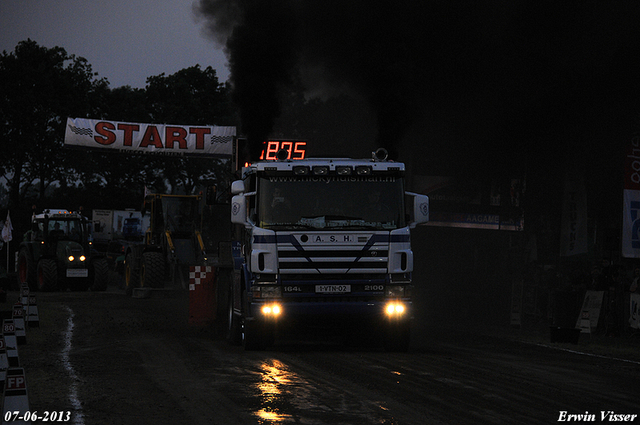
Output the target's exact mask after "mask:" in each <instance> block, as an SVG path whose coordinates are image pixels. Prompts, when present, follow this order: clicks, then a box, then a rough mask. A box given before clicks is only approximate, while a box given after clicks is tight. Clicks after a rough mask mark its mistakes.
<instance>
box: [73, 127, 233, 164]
mask: <svg viewBox="0 0 640 425" xmlns="http://www.w3.org/2000/svg"><path fill="white" fill-rule="evenodd" d="M235 136H236V127H225V126H198V125H169V124H143V123H130V122H119V121H108V120H95V119H89V118H67V126H66V130H65V135H64V143H65V145H66V146H71V147H84V148H100V149H111V150H117V151H119V152H135V153H153V154H165V155H206V156H214V157H222V158H230V157H231V154H232V150H233V138H234V137H235Z"/></svg>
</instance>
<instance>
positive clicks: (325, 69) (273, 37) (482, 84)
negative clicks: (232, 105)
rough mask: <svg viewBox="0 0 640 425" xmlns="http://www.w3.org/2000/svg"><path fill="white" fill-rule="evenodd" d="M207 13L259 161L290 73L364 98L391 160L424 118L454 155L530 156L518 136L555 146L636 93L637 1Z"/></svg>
mask: <svg viewBox="0 0 640 425" xmlns="http://www.w3.org/2000/svg"><path fill="white" fill-rule="evenodd" d="M197 12H198V13H199V14H200V15H201V16H204V17H205V18H206V22H207V24H208V25H207V28H208V30H209V32H210V34H211V35H212V36H213V37H214V38H215V39H216V40H217V41H218V42H220V43H222V44H224V46H225V49H226V53H227V56H228V59H229V64H230V70H231V83H232V86H233V96H234V99H235V102H236V103H237V105H238V107H239V109H240V114H241V120H242V123H241V125H242V132H243V133H244V134H245V135H246V136H247V137H248V139H249V142H250V144H251V146H252V149H253V152H252V156H253V157H254V158H255V157H256V156H257V154H258V151H259V150H260V144H261V142H262V141H264V140H265V139H266V138H267V137H268V136H269V134H270V133H271V131H272V129H273V126H274V122H275V121H276V118H277V117H278V115H279V114H280V111H281V109H282V108H281V101H282V93H284V91H285V90H287V89H290V88H291V84H292V82H293V81H302V82H303V83H304V84H305V88H306V90H307V91H308V93H315V94H317V93H318V92H319V91H320V92H321V91H322V90H323V89H324V88H326V87H332V88H333V89H334V92H335V90H336V88H347V90H348V91H349V92H352V93H355V94H357V95H358V96H359V97H361V98H362V99H365V100H366V101H367V103H368V104H369V106H370V108H371V110H372V111H373V112H374V114H375V117H376V122H377V125H378V128H377V134H378V139H379V140H378V141H379V143H378V146H381V147H385V148H386V149H387V150H389V151H390V154H391V155H390V156H391V157H392V158H393V157H394V156H396V149H397V147H398V143H399V141H400V140H402V138H403V136H404V135H405V133H406V131H407V130H408V129H409V128H410V127H412V126H414V127H415V126H416V124H418V125H421V126H423V127H424V128H426V129H430V128H433V127H437V128H438V131H436V132H434V133H433V134H437V135H438V136H441V137H440V139H442V140H443V141H442V142H441V145H442V146H443V147H442V149H444V150H445V151H446V152H441V154H443V155H442V156H443V157H446V156H447V155H449V154H454V155H455V154H457V152H460V151H465V152H469V153H468V155H469V156H470V157H474V155H475V154H476V153H475V152H474V149H477V150H478V151H479V152H481V155H487V157H488V158H489V160H493V161H495V162H496V163H505V162H506V161H507V160H506V159H505V158H503V157H499V155H500V154H504V153H509V154H511V155H516V156H517V155H520V156H522V155H523V154H525V151H524V150H522V149H521V148H514V144H516V143H517V144H528V145H529V146H530V148H531V149H536V150H544V149H545V148H548V147H549V146H550V147H551V148H553V149H557V148H558V143H557V140H558V139H559V138H562V137H563V134H566V133H568V132H569V133H570V132H571V131H573V130H574V129H575V128H576V126H577V125H579V123H580V122H587V123H592V122H594V119H595V118H596V117H594V116H593V112H594V110H595V109H594V107H596V106H597V105H598V104H602V102H603V101H604V102H605V103H606V104H607V107H611V106H615V105H620V104H621V103H620V102H617V101H611V99H610V98H609V97H610V94H611V93H614V92H615V93H617V95H619V97H618V99H621V100H624V102H625V103H624V104H625V105H628V104H629V103H628V102H629V101H631V100H632V99H635V98H636V96H637V95H638V92H639V90H638V89H639V85H640V84H639V83H638V82H639V81H640V80H638V79H637V78H636V77H635V75H637V74H638V72H640V69H639V66H638V58H639V57H640V55H639V54H638V53H639V50H640V48H639V47H640V46H639V45H640V42H639V40H640V34H639V29H640V27H638V26H637V25H636V22H637V20H638V18H640V16H639V15H640V13H639V9H638V7H637V6H635V5H634V4H633V2H630V3H619V4H618V3H617V6H616V7H613V6H611V5H610V4H608V3H606V2H605V3H602V2H586V3H585V2H583V1H564V2H557V1H550V2H545V1H539V0H535V1H534V0H531V1H526V0H520V1H518V0H515V1H498V0H495V1H481V2H466V1H456V0H453V1H436V0H424V1H418V2H416V1H414V0H398V1H396V2H388V1H380V0H368V1H359V0H354V1H344V0H341V1H337V0H324V1H317V0H199V2H198V4H197ZM587 89H588V90H587ZM559 132H560V133H563V134H560V136H558V134H559ZM497 135H499V137H498V136H497ZM550 136H553V137H555V139H553V137H550ZM541 139H542V140H549V142H548V143H549V146H541V144H540V140H541ZM479 141H482V142H483V143H484V145H483V146H482V147H480V146H478V145H479V144H478V142H479ZM420 143H423V144H424V143H426V142H425V141H424V138H422V139H421V140H420ZM465 143H466V144H467V146H464V144H465ZM431 149H432V151H431V153H432V152H433V147H432V148H431ZM494 152H497V153H498V155H496V154H495V153H494ZM487 157H485V159H486V158H487ZM476 162H479V161H477V160H476Z"/></svg>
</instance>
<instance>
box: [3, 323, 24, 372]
mask: <svg viewBox="0 0 640 425" xmlns="http://www.w3.org/2000/svg"><path fill="white" fill-rule="evenodd" d="M2 333H3V334H4V345H5V347H6V349H7V361H8V362H9V367H18V366H20V358H19V357H18V341H17V340H16V330H15V325H14V324H13V320H12V319H4V322H3V323H2Z"/></svg>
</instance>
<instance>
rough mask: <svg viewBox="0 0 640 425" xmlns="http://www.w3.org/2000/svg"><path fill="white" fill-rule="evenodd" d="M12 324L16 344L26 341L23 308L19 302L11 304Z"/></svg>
mask: <svg viewBox="0 0 640 425" xmlns="http://www.w3.org/2000/svg"><path fill="white" fill-rule="evenodd" d="M13 325H14V327H15V332H16V341H17V342H18V344H26V343H27V331H26V330H25V324H24V308H23V307H22V303H21V302H17V303H15V304H14V305H13Z"/></svg>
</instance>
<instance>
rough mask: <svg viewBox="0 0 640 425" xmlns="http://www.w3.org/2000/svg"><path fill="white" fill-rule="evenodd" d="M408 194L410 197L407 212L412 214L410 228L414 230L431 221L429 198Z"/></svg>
mask: <svg viewBox="0 0 640 425" xmlns="http://www.w3.org/2000/svg"><path fill="white" fill-rule="evenodd" d="M406 194H407V195H408V196H410V202H409V205H408V208H407V211H409V214H410V217H409V227H410V228H412V229H413V228H415V227H416V226H417V225H418V224H421V223H426V222H428V221H429V197H428V196H427V195H420V194H418V193H412V192H406ZM411 201H412V202H411Z"/></svg>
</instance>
